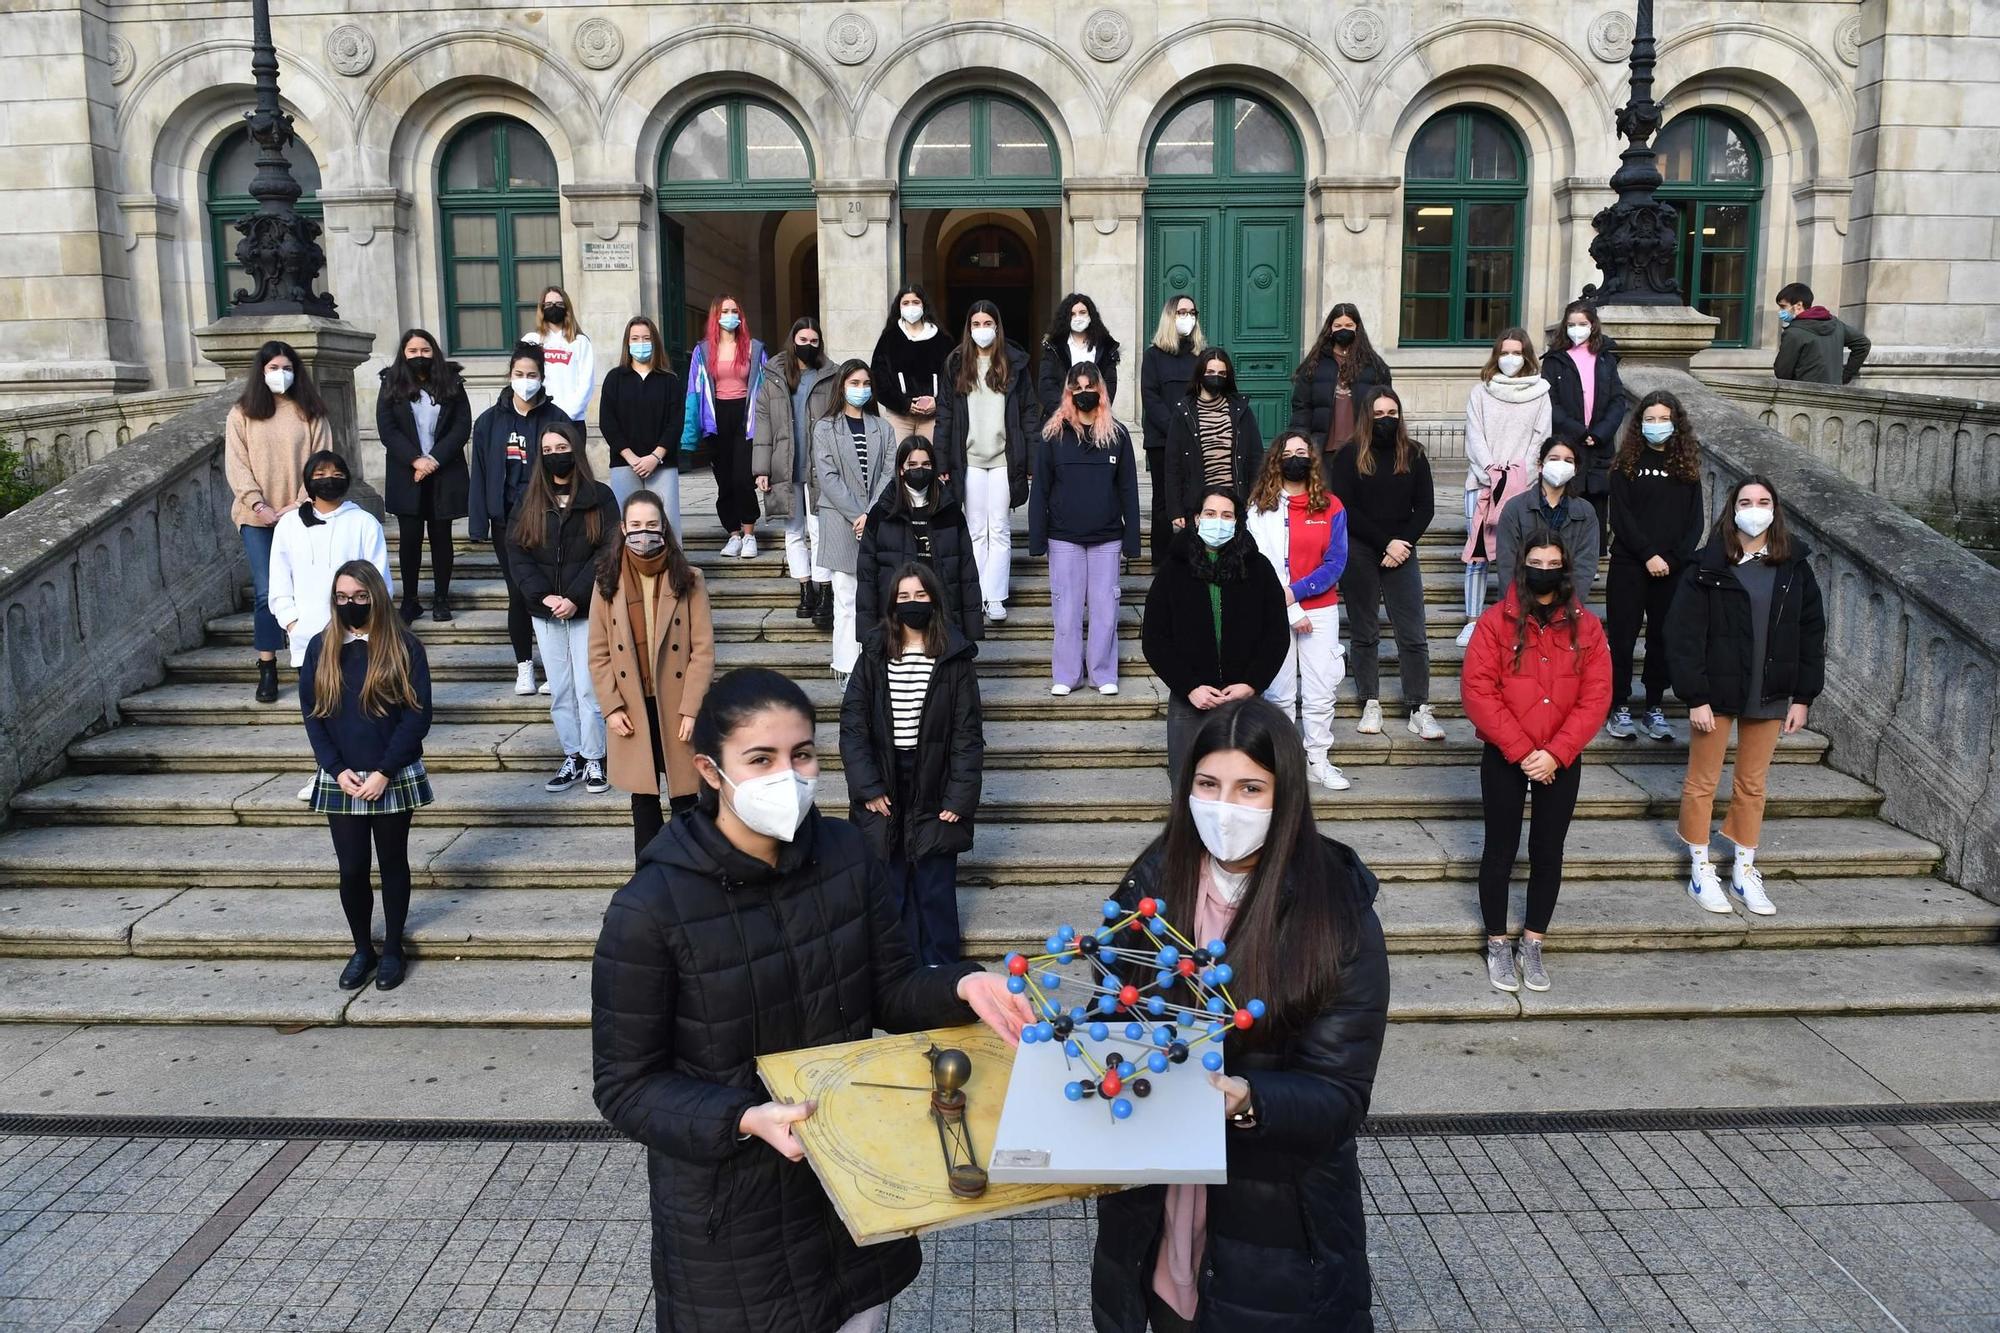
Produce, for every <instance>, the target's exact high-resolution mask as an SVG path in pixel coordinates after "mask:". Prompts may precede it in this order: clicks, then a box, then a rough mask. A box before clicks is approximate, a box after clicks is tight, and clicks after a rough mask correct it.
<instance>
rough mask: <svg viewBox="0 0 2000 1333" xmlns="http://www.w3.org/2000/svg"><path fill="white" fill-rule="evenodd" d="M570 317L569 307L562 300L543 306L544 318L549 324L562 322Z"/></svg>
mask: <svg viewBox="0 0 2000 1333" xmlns="http://www.w3.org/2000/svg"><path fill="white" fill-rule="evenodd" d="M568 318H569V307H568V306H566V305H564V304H563V303H562V302H561V301H557V302H555V303H554V304H553V305H545V306H543V307H542V320H543V322H545V323H548V324H560V323H562V322H563V321H564V320H566V319H568Z"/></svg>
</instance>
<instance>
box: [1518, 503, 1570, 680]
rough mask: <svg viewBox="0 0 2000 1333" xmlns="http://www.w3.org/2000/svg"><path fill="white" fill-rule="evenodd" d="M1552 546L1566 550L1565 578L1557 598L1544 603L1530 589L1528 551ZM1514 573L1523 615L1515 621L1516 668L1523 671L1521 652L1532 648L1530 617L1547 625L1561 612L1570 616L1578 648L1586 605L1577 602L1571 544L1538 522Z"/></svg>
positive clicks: (1563, 557)
mask: <svg viewBox="0 0 2000 1333" xmlns="http://www.w3.org/2000/svg"><path fill="white" fill-rule="evenodd" d="M1551 546H1553V547H1554V548H1555V549H1556V550H1557V551H1559V552H1561V553H1562V575H1563V576H1562V582H1561V583H1559V584H1557V585H1556V599H1555V600H1554V601H1553V602H1550V603H1549V604H1548V606H1547V607H1544V606H1543V605H1542V604H1541V602H1539V601H1537V600H1536V598H1535V594H1533V593H1531V592H1529V591H1528V554H1529V552H1531V551H1540V550H1544V549H1546V548H1548V547H1551ZM1512 573H1513V579H1514V600H1515V601H1516V602H1518V603H1520V607H1521V618H1520V619H1519V620H1517V621H1515V622H1514V671H1515V673H1516V674H1519V673H1520V670H1521V654H1522V653H1524V652H1526V651H1527V648H1528V620H1529V618H1530V617H1533V618H1534V619H1536V620H1539V621H1541V622H1542V623H1543V624H1545V625H1546V624H1548V623H1549V622H1551V621H1553V620H1554V619H1555V618H1556V617H1557V616H1559V615H1560V616H1565V617H1567V618H1568V620H1569V646H1570V650H1571V651H1572V652H1574V651H1575V650H1576V642H1577V634H1578V629H1577V623H1576V622H1577V612H1578V611H1579V610H1581V609H1582V608H1580V607H1579V606H1577V604H1576V570H1575V569H1574V568H1573V567H1572V566H1571V564H1570V560H1569V548H1568V547H1567V546H1564V545H1563V544H1562V538H1560V537H1558V536H1557V535H1556V534H1555V533H1553V532H1551V531H1550V530H1549V528H1548V525H1547V524H1544V523H1537V524H1536V525H1535V530H1534V531H1533V532H1532V533H1530V534H1528V540H1526V541H1524V542H1522V543H1521V553H1520V554H1519V555H1518V556H1516V557H1515V558H1514V568H1513V571H1512Z"/></svg>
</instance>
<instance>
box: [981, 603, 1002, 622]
mask: <svg viewBox="0 0 2000 1333" xmlns="http://www.w3.org/2000/svg"><path fill="white" fill-rule="evenodd" d="M986 618H987V619H988V620H1005V619H1006V618H1007V603H1005V602H988V603H987V604H986Z"/></svg>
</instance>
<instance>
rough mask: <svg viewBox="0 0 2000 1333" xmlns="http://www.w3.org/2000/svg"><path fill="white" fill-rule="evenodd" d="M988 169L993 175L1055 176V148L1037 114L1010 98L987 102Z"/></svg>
mask: <svg viewBox="0 0 2000 1333" xmlns="http://www.w3.org/2000/svg"><path fill="white" fill-rule="evenodd" d="M986 133H987V138H988V150H987V158H988V161H987V166H986V170H987V172H988V173H989V174H990V175H994V176H1053V175H1055V174H1056V158H1055V152H1054V150H1053V149H1051V148H1050V147H1049V136H1048V135H1047V134H1045V133H1043V131H1042V127H1041V126H1040V125H1037V124H1036V123H1035V119H1034V117H1032V116H1030V115H1029V114H1028V113H1027V112H1025V111H1023V110H1021V108H1020V107H1017V106H1015V105H1013V104H1012V103H1009V102H988V103H987V104H986Z"/></svg>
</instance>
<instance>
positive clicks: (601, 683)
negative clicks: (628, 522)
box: [590, 569, 715, 796]
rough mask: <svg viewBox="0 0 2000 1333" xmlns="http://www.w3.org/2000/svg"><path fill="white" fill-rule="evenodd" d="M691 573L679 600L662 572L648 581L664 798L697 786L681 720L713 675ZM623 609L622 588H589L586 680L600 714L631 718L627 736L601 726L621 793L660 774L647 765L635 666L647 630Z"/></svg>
mask: <svg viewBox="0 0 2000 1333" xmlns="http://www.w3.org/2000/svg"><path fill="white" fill-rule="evenodd" d="M693 573H694V583H693V584H692V585H691V586H690V587H689V588H688V594H687V596H686V597H685V598H677V597H675V596H674V590H673V588H672V587H671V586H669V584H668V583H667V577H666V574H665V573H664V572H662V573H661V575H660V577H659V578H658V579H656V580H654V583H653V594H654V597H655V599H656V600H655V601H654V604H653V641H652V644H651V645H650V650H651V653H652V662H653V702H654V706H655V707H656V708H657V709H658V710H659V715H660V727H661V729H662V730H663V731H665V732H666V734H665V735H664V736H662V737H661V738H660V753H661V754H662V755H663V756H665V758H666V761H667V794H668V795H670V796H691V795H693V794H694V792H695V791H696V789H697V782H698V779H697V778H696V777H695V772H694V749H693V747H692V746H690V745H689V744H688V743H687V742H686V741H683V740H681V739H680V721H681V719H682V718H684V717H686V718H692V717H693V716H694V715H695V714H696V713H697V712H698V711H700V709H701V701H702V699H703V697H704V696H706V695H707V693H708V682H709V681H710V680H711V679H712V678H713V677H714V675H715V627H714V624H713V622H712V621H711V619H710V616H709V607H708V587H707V585H706V584H704V583H703V582H702V578H701V571H700V570H698V569H697V570H695V571H693ZM626 609H627V608H626V605H625V592H624V589H622V588H621V589H620V590H619V592H618V595H617V596H615V597H609V598H607V597H606V596H605V595H604V589H603V588H601V587H600V588H596V589H594V590H593V591H592V593H591V597H590V683H591V686H592V688H593V689H595V690H596V692H597V706H598V707H599V708H601V709H603V710H604V716H605V717H607V718H609V717H610V716H611V715H612V714H613V713H616V712H618V711H619V710H620V709H623V710H624V712H625V716H626V717H628V718H630V719H631V721H632V734H631V735H630V736H620V735H619V734H618V733H617V732H616V731H615V730H609V729H607V733H606V734H607V741H606V746H607V748H606V753H605V766H606V768H607V770H608V773H609V776H610V778H611V782H612V785H614V786H616V787H617V788H618V789H619V790H620V791H627V792H648V793H650V792H657V791H658V790H659V778H658V776H657V775H656V774H655V772H654V770H653V738H652V734H651V732H650V730H649V729H648V727H647V725H646V694H645V688H644V686H642V685H641V684H640V681H639V672H638V669H637V668H636V667H635V666H634V664H633V663H634V658H633V654H634V653H635V652H637V651H638V648H637V645H638V643H639V642H640V640H642V639H644V638H645V636H646V627H645V625H643V624H639V625H633V624H631V623H630V622H629V619H628V617H627V615H626Z"/></svg>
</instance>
